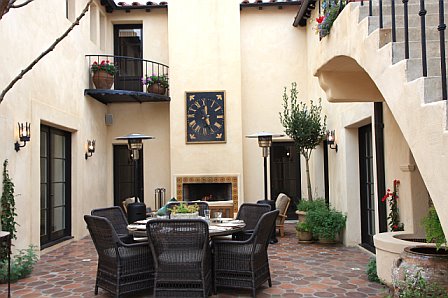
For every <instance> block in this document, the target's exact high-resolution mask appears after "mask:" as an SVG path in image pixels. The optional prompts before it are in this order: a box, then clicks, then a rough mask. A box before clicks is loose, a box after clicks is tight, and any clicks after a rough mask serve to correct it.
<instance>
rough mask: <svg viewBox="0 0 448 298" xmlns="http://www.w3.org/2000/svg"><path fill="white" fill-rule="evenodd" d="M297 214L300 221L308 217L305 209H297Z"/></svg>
mask: <svg viewBox="0 0 448 298" xmlns="http://www.w3.org/2000/svg"><path fill="white" fill-rule="evenodd" d="M296 214H297V219H298V220H299V221H300V222H305V219H306V212H305V211H299V210H296Z"/></svg>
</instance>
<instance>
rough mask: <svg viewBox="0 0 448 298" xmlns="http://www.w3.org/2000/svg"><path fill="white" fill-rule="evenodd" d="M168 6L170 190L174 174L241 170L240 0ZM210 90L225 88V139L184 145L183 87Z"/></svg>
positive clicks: (177, 1) (176, 0) (177, 2)
mask: <svg viewBox="0 0 448 298" xmlns="http://www.w3.org/2000/svg"><path fill="white" fill-rule="evenodd" d="M169 5H170V8H169V16H168V37H169V40H168V42H169V58H170V66H171V67H170V81H171V86H172V87H171V90H170V91H171V94H170V95H171V104H170V118H171V119H172V121H171V127H170V146H171V148H170V151H171V175H172V177H173V180H172V187H171V189H172V190H173V189H174V187H173V185H174V175H188V174H193V175H194V174H236V175H241V174H242V172H243V162H242V141H243V139H242V131H241V126H242V124H241V123H242V117H243V116H242V110H241V100H242V98H241V53H240V10H239V1H238V0H228V1H218V0H212V1H210V0H193V1H183V0H173V1H170V4H169ZM208 90H225V92H226V99H225V100H226V108H225V109H226V111H225V121H226V123H225V126H226V135H227V142H226V143H225V144H186V143H185V133H186V125H185V117H186V115H185V114H186V111H185V92H186V91H208ZM240 182H241V181H240ZM240 198H241V197H240ZM241 199H242V198H241Z"/></svg>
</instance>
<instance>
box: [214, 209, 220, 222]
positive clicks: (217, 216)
mask: <svg viewBox="0 0 448 298" xmlns="http://www.w3.org/2000/svg"><path fill="white" fill-rule="evenodd" d="M214 215H215V221H216V222H221V218H222V212H221V211H216V212H215V214H214Z"/></svg>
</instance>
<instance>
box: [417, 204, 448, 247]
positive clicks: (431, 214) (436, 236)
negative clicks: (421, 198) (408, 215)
mask: <svg viewBox="0 0 448 298" xmlns="http://www.w3.org/2000/svg"><path fill="white" fill-rule="evenodd" d="M422 223H423V226H424V227H425V232H426V242H431V243H435V244H436V247H437V250H439V249H440V248H441V247H442V245H444V246H445V250H448V247H447V241H446V237H445V234H444V233H443V228H442V225H441V224H440V220H439V216H438V215H437V211H436V209H435V208H434V207H431V208H429V210H428V214H427V215H426V216H425V217H424V218H423V221H422Z"/></svg>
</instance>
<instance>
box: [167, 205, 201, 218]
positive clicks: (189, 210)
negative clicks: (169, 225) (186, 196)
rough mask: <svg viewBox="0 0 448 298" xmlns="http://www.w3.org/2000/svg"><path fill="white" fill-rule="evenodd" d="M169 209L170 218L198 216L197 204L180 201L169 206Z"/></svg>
mask: <svg viewBox="0 0 448 298" xmlns="http://www.w3.org/2000/svg"><path fill="white" fill-rule="evenodd" d="M169 210H170V211H171V215H170V216H171V218H197V217H198V216H199V206H198V204H192V205H188V204H187V203H180V204H179V205H175V206H174V207H173V208H169Z"/></svg>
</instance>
